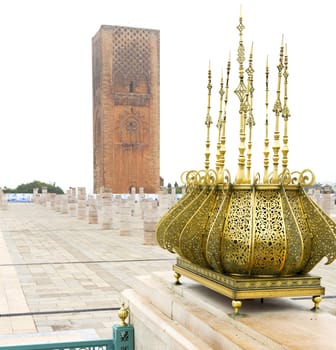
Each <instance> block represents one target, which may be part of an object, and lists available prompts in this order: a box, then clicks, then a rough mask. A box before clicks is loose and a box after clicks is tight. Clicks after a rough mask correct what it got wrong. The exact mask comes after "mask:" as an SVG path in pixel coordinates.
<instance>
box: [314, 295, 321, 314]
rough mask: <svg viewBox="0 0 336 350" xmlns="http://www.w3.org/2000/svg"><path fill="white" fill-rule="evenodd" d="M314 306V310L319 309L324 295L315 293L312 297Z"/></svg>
mask: <svg viewBox="0 0 336 350" xmlns="http://www.w3.org/2000/svg"><path fill="white" fill-rule="evenodd" d="M312 300H313V303H314V307H313V308H312V311H317V310H318V309H319V305H320V302H321V301H322V297H321V296H320V295H314V296H313V297H312Z"/></svg>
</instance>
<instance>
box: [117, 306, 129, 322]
mask: <svg viewBox="0 0 336 350" xmlns="http://www.w3.org/2000/svg"><path fill="white" fill-rule="evenodd" d="M128 314H129V312H128V310H127V309H126V308H125V303H122V304H121V308H120V310H119V311H118V317H119V318H120V323H119V324H120V326H127V323H126V321H125V320H126V318H127V317H128Z"/></svg>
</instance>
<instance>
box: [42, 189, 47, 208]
mask: <svg viewBox="0 0 336 350" xmlns="http://www.w3.org/2000/svg"><path fill="white" fill-rule="evenodd" d="M47 195H48V188H47V187H42V196H41V197H40V204H41V205H43V206H47Z"/></svg>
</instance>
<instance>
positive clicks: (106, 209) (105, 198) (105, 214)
mask: <svg viewBox="0 0 336 350" xmlns="http://www.w3.org/2000/svg"><path fill="white" fill-rule="evenodd" d="M101 199H102V209H101V210H102V216H101V218H102V220H101V221H102V222H101V228H102V229H103V230H110V229H112V191H109V190H107V189H104V192H103V193H102V194H101Z"/></svg>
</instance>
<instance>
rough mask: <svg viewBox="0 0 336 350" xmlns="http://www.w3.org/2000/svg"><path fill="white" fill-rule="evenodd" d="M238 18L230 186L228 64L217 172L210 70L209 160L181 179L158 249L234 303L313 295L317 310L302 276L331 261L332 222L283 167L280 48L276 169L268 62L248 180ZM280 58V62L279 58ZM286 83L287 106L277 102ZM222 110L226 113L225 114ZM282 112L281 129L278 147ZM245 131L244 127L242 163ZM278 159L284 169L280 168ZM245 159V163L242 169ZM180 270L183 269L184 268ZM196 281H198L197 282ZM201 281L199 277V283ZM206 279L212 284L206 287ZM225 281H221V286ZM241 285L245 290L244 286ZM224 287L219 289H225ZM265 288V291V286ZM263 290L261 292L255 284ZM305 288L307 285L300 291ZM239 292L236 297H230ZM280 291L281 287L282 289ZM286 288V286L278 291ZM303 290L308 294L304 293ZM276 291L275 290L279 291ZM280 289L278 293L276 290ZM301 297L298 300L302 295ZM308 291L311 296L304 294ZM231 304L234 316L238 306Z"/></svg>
mask: <svg viewBox="0 0 336 350" xmlns="http://www.w3.org/2000/svg"><path fill="white" fill-rule="evenodd" d="M243 29H244V26H243V20H242V16H240V18H239V25H238V30H239V47H238V63H239V84H238V87H237V89H236V90H235V93H236V94H237V96H238V98H239V101H240V106H239V111H238V112H239V115H240V121H239V123H240V130H239V135H240V145H239V157H238V171H237V174H236V177H235V182H232V181H231V175H230V172H229V171H228V169H226V168H225V167H224V165H225V159H224V157H225V154H226V149H225V143H226V135H225V128H226V106H227V101H228V88H229V84H228V82H229V72H230V59H229V61H228V65H227V78H226V88H225V99H224V111H223V110H222V109H223V96H224V90H223V76H221V81H220V90H219V94H220V107H219V109H220V110H219V117H218V122H217V127H218V134H217V137H218V139H217V152H216V170H212V169H210V164H209V159H210V126H211V124H212V121H211V117H210V100H211V71H210V66H209V71H208V112H207V117H206V123H205V124H206V129H207V132H206V153H205V155H206V160H205V169H204V170H198V171H196V170H191V171H186V172H185V173H183V174H182V182H183V183H184V184H185V185H186V194H185V195H184V196H183V197H182V199H181V200H180V201H178V202H177V203H176V204H175V205H174V206H173V207H172V208H171V209H170V210H169V211H168V212H167V213H166V214H165V215H164V216H163V217H162V218H161V219H160V221H159V222H158V225H157V228H156V238H157V241H158V243H159V245H160V246H161V247H162V248H164V249H168V250H169V251H171V252H173V253H177V254H178V255H179V256H180V257H181V258H182V259H180V258H178V263H177V265H175V266H174V270H175V272H176V273H177V274H179V275H175V277H176V276H177V277H176V279H177V281H179V277H180V274H184V275H187V276H189V275H190V276H191V277H192V278H194V279H196V280H198V281H199V282H201V283H203V284H205V285H207V286H209V287H210V288H213V289H215V290H217V291H219V292H222V293H223V294H225V295H227V296H230V297H232V298H233V299H234V300H235V302H238V301H239V300H241V299H244V298H245V299H246V298H250V297H270V296H291V295H311V296H313V297H314V298H315V299H314V300H315V301H314V303H315V309H317V308H318V304H319V302H320V299H319V298H320V295H322V294H324V288H322V287H321V286H320V284H319V278H318V281H317V280H316V279H314V278H313V280H312V279H310V277H309V276H308V275H307V273H308V272H309V271H311V270H312V269H313V268H314V266H315V265H316V264H317V263H319V262H320V261H321V260H322V259H323V258H324V257H326V258H327V264H330V263H331V262H333V261H334V260H335V259H336V224H335V222H334V221H333V220H332V219H331V218H330V217H329V216H328V215H327V214H326V213H325V212H324V211H323V210H322V209H321V208H319V207H318V206H317V205H316V203H315V202H313V201H312V200H311V199H310V198H309V196H308V195H307V194H306V192H305V190H304V187H305V186H308V185H311V184H313V183H314V181H315V176H314V174H313V172H312V171H311V170H309V169H304V170H303V171H294V172H291V171H290V170H289V169H288V131H287V128H288V124H287V122H288V118H289V116H290V112H289V108H288V91H287V86H288V54H287V48H286V51H285V54H284V43H283V40H282V43H281V47H280V57H279V64H278V66H277V68H278V77H277V80H278V85H277V86H278V87H277V95H276V101H275V104H274V108H273V112H274V115H275V127H274V145H273V147H272V149H273V171H271V169H269V153H270V152H269V139H268V132H269V129H268V128H269V125H268V117H269V116H268V93H269V88H268V83H269V81H268V80H269V67H268V58H267V62H266V104H265V105H266V121H265V140H264V151H263V154H264V175H263V177H261V176H260V174H259V173H257V174H256V175H255V176H254V178H253V179H252V177H251V158H252V126H253V124H254V117H253V92H254V87H253V66H252V54H253V51H252V48H251V53H250V58H249V67H248V68H247V69H246V73H247V84H245V82H244V67H243V62H244V60H245V58H244V45H243V38H242V31H243ZM284 56H285V57H284ZM282 78H283V86H284V100H283V105H282V103H281V100H280V96H281V81H282ZM223 112H224V113H223ZM280 114H282V117H283V118H282V120H283V123H284V128H283V132H284V134H283V138H282V141H283V144H282V145H280V118H279V117H280ZM246 125H248V127H249V134H248V144H247V146H248V147H247V159H245V151H246V147H245V139H246ZM281 154H282V168H283V169H282V171H281V172H280V171H279V169H278V166H279V160H280V155H281ZM245 161H246V164H245ZM181 264H182V265H181ZM195 276H196V277H195ZM200 276H201V277H200ZM210 280H211V281H212V282H210ZM223 281H224V282H223ZM242 281H244V283H245V284H244V288H243V291H242V290H241V286H242V285H241V284H240V285H239V288H238V287H237V286H236V284H237V283H242ZM222 282H223V283H222ZM265 283H268V284H267V285H264V284H265ZM261 285H262V286H264V287H263V291H260V290H259V287H258V288H257V286H261ZM303 286H305V287H304V288H303ZM236 287H237V288H238V290H240V291H241V293H236V292H234V291H233V289H234V288H236ZM280 287H281V288H280ZM282 287H283V288H282ZM306 287H307V288H306ZM279 288H280V289H279ZM279 290H280V291H279ZM300 293H303V294H300ZM309 293H312V294H309ZM235 305H236V306H234V309H235V313H238V311H239V308H240V306H238V305H239V303H238V304H235Z"/></svg>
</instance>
